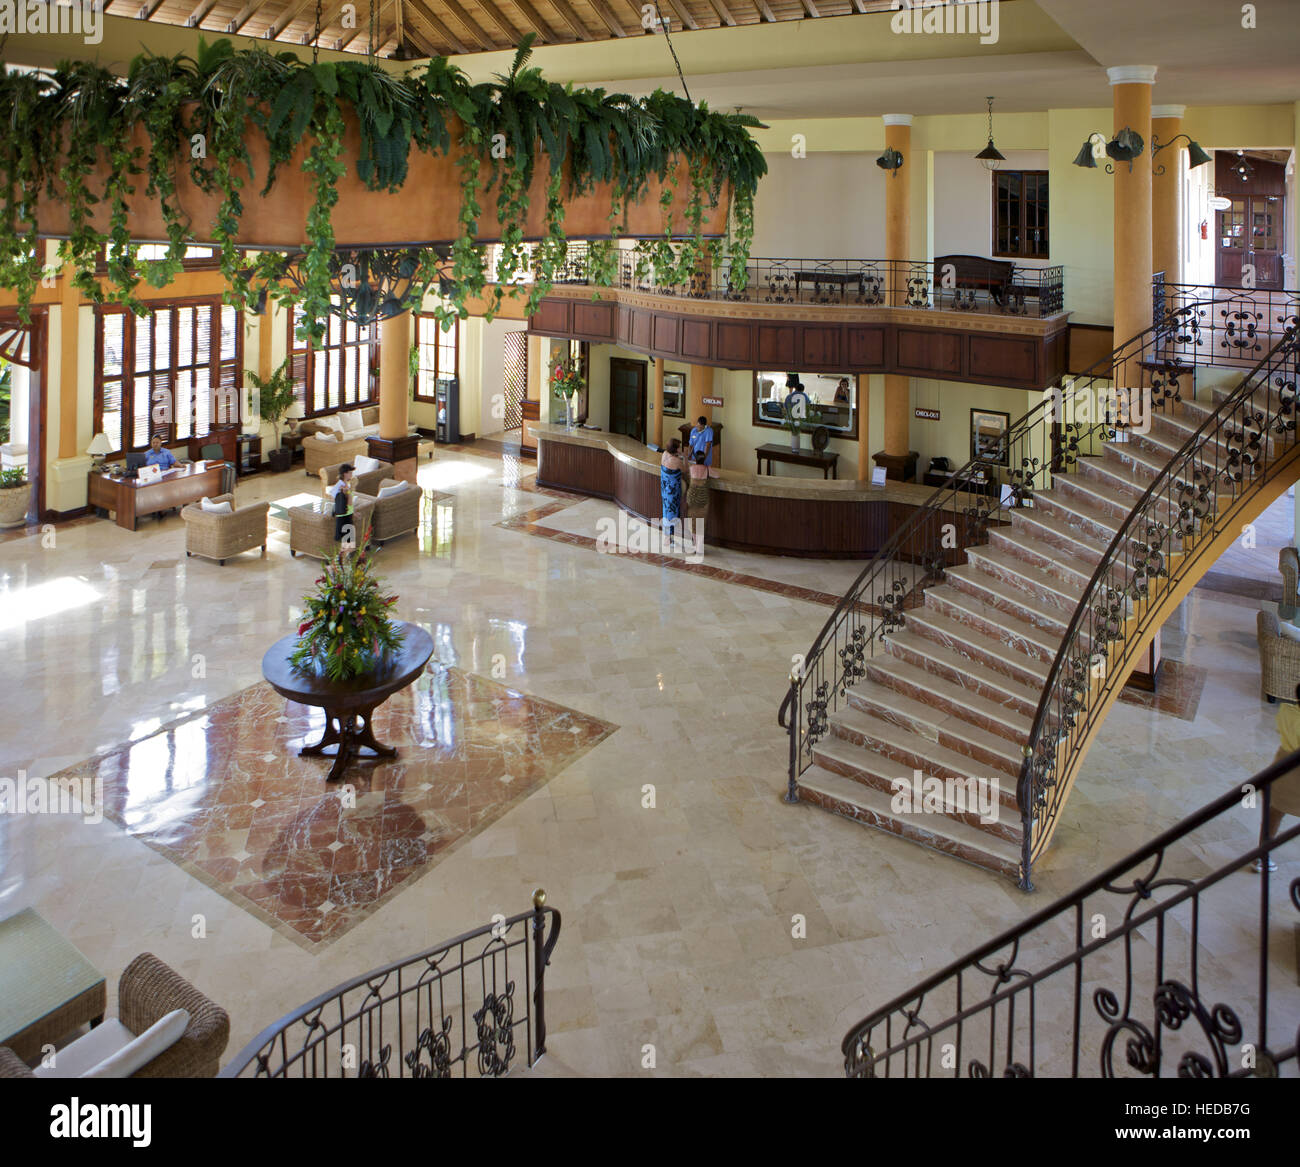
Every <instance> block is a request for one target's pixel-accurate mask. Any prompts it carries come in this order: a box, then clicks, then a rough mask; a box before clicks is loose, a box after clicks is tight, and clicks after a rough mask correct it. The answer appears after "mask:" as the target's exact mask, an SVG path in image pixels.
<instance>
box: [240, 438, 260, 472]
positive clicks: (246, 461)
mask: <svg viewBox="0 0 1300 1167" xmlns="http://www.w3.org/2000/svg"><path fill="white" fill-rule="evenodd" d="M235 442H236V445H237V447H238V450H239V453H238V456H237V457H236V459H235V465H236V467H237V470H238V473H239V477H240V478H247V477H248V476H249V475H250V474H256V473H258V471H260V470H261V469H262V435H261V434H240V435H239V437H238V438H236V439H235Z"/></svg>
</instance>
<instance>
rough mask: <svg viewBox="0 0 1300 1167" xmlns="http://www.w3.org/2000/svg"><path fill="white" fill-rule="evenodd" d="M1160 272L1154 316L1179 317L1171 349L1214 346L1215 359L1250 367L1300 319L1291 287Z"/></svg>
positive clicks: (1183, 351)
mask: <svg viewBox="0 0 1300 1167" xmlns="http://www.w3.org/2000/svg"><path fill="white" fill-rule="evenodd" d="M1162 275H1163V273H1159V274H1158V275H1157V276H1156V278H1155V279H1154V280H1153V282H1152V307H1153V309H1154V310H1155V315H1154V316H1153V317H1152V319H1155V320H1165V319H1170V320H1175V321H1176V322H1177V324H1178V328H1177V330H1176V332H1175V333H1174V334H1173V335H1172V336H1171V337H1170V344H1169V351H1170V353H1171V354H1177V355H1180V356H1184V357H1185V356H1187V354H1188V353H1189V352H1190V351H1192V350H1197V349H1199V350H1201V351H1203V352H1206V351H1208V350H1212V355H1213V357H1214V363H1216V364H1221V365H1225V366H1229V367H1238V368H1248V367H1249V366H1250V365H1252V364H1254V363H1255V362H1256V361H1257V360H1259V359H1260V356H1261V354H1263V353H1265V352H1267V351H1269V350H1270V349H1272V348H1273V347H1274V346H1276V345H1277V343H1278V341H1280V340H1281V339H1282V338H1283V337H1284V336H1285V335H1286V334H1287V333H1288V332H1289V331H1294V330H1295V329H1296V327H1297V324H1298V323H1300V319H1298V317H1297V313H1298V312H1300V292H1297V291H1295V290H1293V289H1285V288H1222V287H1217V286H1215V285H1212V284H1174V283H1170V282H1168V281H1167V280H1165V279H1163V278H1162ZM1197 363H1205V362H1204V361H1202V362H1197Z"/></svg>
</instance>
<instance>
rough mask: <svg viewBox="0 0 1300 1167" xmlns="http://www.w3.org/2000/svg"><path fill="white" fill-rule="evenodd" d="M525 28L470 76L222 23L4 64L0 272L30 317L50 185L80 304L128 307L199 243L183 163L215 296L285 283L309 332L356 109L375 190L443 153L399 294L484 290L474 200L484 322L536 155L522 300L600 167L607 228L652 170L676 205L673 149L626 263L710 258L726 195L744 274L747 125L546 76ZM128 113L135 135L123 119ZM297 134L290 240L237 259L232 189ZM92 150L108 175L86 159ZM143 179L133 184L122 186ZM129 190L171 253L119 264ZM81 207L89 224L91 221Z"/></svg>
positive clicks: (437, 61) (598, 261)
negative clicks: (272, 39) (330, 50)
mask: <svg viewBox="0 0 1300 1167" xmlns="http://www.w3.org/2000/svg"><path fill="white" fill-rule="evenodd" d="M532 43H533V37H532V36H531V35H529V36H528V37H526V38H525V39H524V40H523V42H522V43H521V44H520V46H519V49H518V51H517V52H516V54H515V57H514V60H513V62H512V64H511V68H510V70H509V72H507V73H504V74H500V75H498V76H497V77H496V78H495V79H494V80H492V81H488V82H482V83H479V84H471V83H470V81H469V78H468V77H467V76H466V74H465V73H464V72H463V71H462V70H460V69H459V68H457V67H456V66H454V65H452V64H450V63H449V62H448V61H446V60H445V59H443V58H440V57H439V58H434V59H433V60H431V61H430V62H429V63H428V64H427V65H426V66H425V67H424V69H423V70H422V71H418V72H417V71H412V72H409V73H407V74H406V75H404V76H398V75H396V74H393V73H390V72H388V71H386V70H385V69H383V68H381V67H380V66H378V65H377V64H375V63H373V62H371V61H361V60H358V61H343V62H328V63H326V62H318V63H314V64H313V63H311V62H308V61H303V60H299V59H298V57H297V56H295V55H294V54H293V53H290V52H279V53H275V54H272V53H270V52H267V51H266V50H265V49H264V48H262V47H260V46H255V47H252V48H249V49H238V50H237V49H236V48H235V47H234V45H233V44H232V43H231V42H230V41H228V40H218V41H214V42H208V41H206V40H205V39H203V38H202V37H200V39H199V45H198V51H197V53H196V54H195V56H194V57H193V58H190V57H186V56H176V57H162V56H157V55H153V54H147V53H146V54H144V55H142V56H140V57H137V58H136V59H135V60H134V61H132V62H131V65H130V69H129V72H128V75H127V76H126V78H125V79H123V78H119V77H115V76H114V75H112V74H110V73H109V72H108V71H107V70H104V69H102V68H100V67H99V66H98V65H93V64H89V63H85V62H77V63H65V64H63V65H61V66H59V68H58V69H57V70H55V72H54V73H53V74H51V75H48V76H47V75H42V74H36V73H17V72H0V131H2V132H0V287H5V288H12V289H15V290H16V292H17V297H18V302H19V308H20V312H21V313H22V316H23V318H24V319H26V318H27V314H28V309H29V307H30V304H31V299H32V295H33V294H34V290H35V287H36V284H37V283H38V281H39V279H40V276H41V259H42V256H41V255H40V254H39V252H38V247H37V243H38V240H37V237H36V227H35V218H36V208H37V206H38V205H39V203H40V202H41V200H43V199H47V198H57V199H59V200H60V201H62V202H63V203H64V204H65V206H66V208H67V212H68V216H69V219H70V221H71V232H70V237H69V238H68V239H67V240H66V241H65V242H64V243H63V244H62V245H61V248H60V252H61V258H62V259H63V260H64V261H65V262H71V263H72V264H73V265H74V268H75V271H76V276H75V278H76V281H77V285H78V287H79V288H80V289H81V290H82V291H83V292H84V293H85V294H87V295H88V296H90V297H91V298H93V299H96V300H99V299H101V298H103V297H105V296H107V297H109V298H112V299H116V300H119V301H121V302H123V303H126V304H127V305H129V306H130V307H132V308H133V309H135V310H137V311H138V310H140V305H139V302H138V301H137V300H136V298H135V296H134V294H133V292H134V289H135V287H136V286H137V285H138V282H139V279H140V278H141V277H142V276H143V278H144V279H146V280H147V281H148V282H149V283H150V284H151V285H153V286H158V287H160V286H162V285H163V284H165V283H167V282H169V281H170V280H171V279H172V278H174V276H175V275H176V274H177V272H179V271H180V266H181V260H182V258H183V256H184V249H185V246H186V244H187V242H188V241H190V240H192V239H193V238H194V231H193V225H192V224H191V223H189V222H188V220H187V219H186V217H185V215H184V212H183V210H182V209H181V208H180V207H179V206H178V204H177V201H176V175H177V173H178V171H179V168H180V167H181V166H186V165H187V166H188V167H189V170H190V175H191V177H192V179H193V181H194V182H195V183H196V184H197V185H198V186H199V187H200V188H201V189H203V190H204V191H207V192H215V193H218V194H219V195H220V204H219V207H218V211H217V214H216V217H215V220H214V222H213V223H211V224H208V225H206V226H205V230H204V231H203V233H202V238H203V239H205V240H211V241H212V242H213V243H214V244H215V245H216V246H217V247H218V248H219V250H220V256H221V268H222V272H223V274H224V275H225V277H226V279H227V280H228V282H229V284H230V289H229V291H228V293H227V298H228V300H229V301H230V302H231V303H234V304H236V305H237V306H240V307H247V306H248V304H249V303H250V302H256V301H257V300H258V298H259V297H260V296H261V295H263V294H264V293H268V292H269V294H271V295H272V296H274V297H275V298H276V299H277V300H279V301H281V302H287V301H289V300H295V301H296V302H298V303H299V305H300V306H301V308H302V309H303V312H304V316H305V322H304V325H303V335H304V336H306V337H307V338H309V339H311V341H312V342H313V343H314V344H317V345H319V343H320V342H321V340H322V338H323V332H324V318H325V316H326V315H327V314H328V311H329V295H330V281H331V274H332V273H331V261H332V252H333V248H334V228H333V223H332V213H333V210H334V207H335V205H336V203H337V201H338V191H337V184H338V181H339V179H340V178H342V177H344V176H345V175H346V174H347V172H348V166H349V160H348V159H347V158H345V156H344V153H343V144H342V141H343V131H344V128H345V126H346V125H347V124H348V115H349V114H351V115H353V116H355V118H356V122H357V125H358V127H359V131H360V149H359V151H358V153H357V156H356V157H355V159H352V160H351V164H352V165H353V166H354V168H355V173H356V177H357V178H359V179H360V180H361V181H362V182H364V183H365V184H366V185H367V186H368V187H369V188H371V189H372V190H384V191H390V192H397V191H399V190H401V189H402V186H403V184H404V182H405V180H406V177H407V173H408V168H409V162H410V153H411V150H412V149H415V150H418V151H420V152H422V153H425V154H445V153H447V152H448V151H449V150H450V149H452V147H453V146H455V147H457V148H458V149H459V151H460V157H459V159H458V166H459V173H460V184H461V200H460V211H459V216H458V223H459V228H458V234H457V236H456V238H455V239H453V240H450V241H443V240H439V241H434V242H436V243H437V244H439V245H443V244H446V243H448V242H449V243H450V246H449V247H443V246H438V247H435V246H432V245H431V246H429V247H427V248H425V249H424V252H423V254H422V257H421V261H420V273H419V277H418V279H417V280H416V281H415V282H414V283H413V285H412V289H411V292H410V294H409V296H408V301H407V302H408V304H409V305H411V306H415V305H416V304H417V303H418V302H419V300H420V299H422V298H423V295H424V293H425V291H426V290H427V289H428V287H429V286H430V285H431V284H432V283H433V281H434V280H436V279H439V278H442V279H443V280H445V281H447V285H448V286H449V288H450V297H449V300H450V303H449V305H445V306H443V307H442V308H440V309H439V310H438V312H439V315H440V316H441V318H442V319H443V322H444V323H448V322H450V320H451V319H454V318H456V317H460V318H463V317H465V316H467V315H468V308H467V304H468V303H469V301H471V300H472V299H475V298H477V297H479V296H481V295H482V294H483V293H484V291H485V289H486V287H487V279H486V274H485V272H484V270H483V259H482V251H481V248H480V245H479V243H480V229H479V220H480V217H481V216H482V214H483V208H484V205H485V204H488V205H491V206H492V208H493V210H494V212H495V217H496V218H497V219H498V220H499V222H500V224H501V226H500V231H499V232H494V233H493V234H494V235H496V236H499V238H500V240H501V264H500V268H499V272H500V281H499V283H497V284H496V285H495V286H494V287H493V290H492V299H491V301H490V303H489V305H488V309H487V315H488V318H489V319H490V318H491V316H492V313H493V311H494V310H495V309H496V307H498V306H499V304H500V301H501V298H502V297H503V295H506V294H510V295H516V294H520V288H519V286H518V285H513V286H512V285H511V279H512V277H513V276H514V275H516V274H517V273H518V272H519V271H520V269H521V267H522V265H523V263H524V262H525V254H526V252H525V242H526V239H525V235H526V232H527V230H528V227H527V224H528V218H529V210H530V202H531V197H532V196H531V186H532V184H533V179H534V176H535V175H536V174H537V173H538V171H539V169H541V170H542V172H543V173H545V175H546V183H545V208H544V220H543V221H544V228H543V231H542V234H541V236H540V244H539V246H538V247H537V249H536V252H535V254H534V258H533V265H534V283H533V286H532V288H531V290H530V291H529V309H530V310H531V309H533V308H535V307H536V304H537V302H538V300H539V299H540V298H541V297H542V296H544V295H545V294H546V292H547V291H548V290H549V289H550V286H551V280H552V278H553V276H554V273H555V271H556V269H557V268H558V267H559V266H560V265H561V264H563V262H564V260H565V256H566V253H567V241H566V238H565V234H564V229H563V225H564V212H565V204H566V202H567V201H569V200H571V199H573V198H575V197H578V196H581V195H583V194H586V193H589V192H590V191H591V190H592V189H593V187H595V186H596V184H598V183H609V184H611V188H612V197H611V213H610V218H609V234H610V237H611V240H614V239H616V238H617V237H618V236H619V235H620V234H622V233H624V232H625V230H626V209H627V208H628V207H629V206H631V205H633V204H636V203H639V202H641V201H642V200H643V199H644V198H645V197H646V196H647V194H648V192H649V189H650V183H651V181H652V180H655V181H658V182H659V183H661V184H664V190H663V194H662V196H661V204H662V205H663V206H664V207H665V209H666V210H667V208H669V207H670V206H671V204H672V201H673V197H674V194H675V192H676V181H677V173H678V167H679V166H680V167H682V169H683V172H684V173H686V174H688V175H689V176H690V178H689V191H688V192H687V194H688V197H687V200H686V210H685V221H684V222H682V223H673V222H672V221H671V218H670V217H669V216H668V215H667V214H666V215H665V222H664V234H663V236H662V237H661V238H658V239H656V240H654V241H652V242H650V243H648V244H646V245H644V246H643V247H642V248H641V251H640V260H641V261H642V262H645V263H647V264H649V263H653V264H654V265H655V267H656V269H657V270H658V273H659V276H660V278H661V279H663V280H666V281H668V282H688V281H689V279H690V277H691V275H692V274H693V273H695V272H697V271H699V270H701V269H702V268H704V267H705V266H707V265H709V264H711V263H712V262H713V261H715V260H716V259H717V258H718V257H719V256H720V255H721V253H722V242H721V241H720V240H710V239H705V238H704V234H703V223H704V219H705V217H706V215H707V213H708V211H709V210H710V209H712V208H715V207H717V206H718V204H719V200H720V199H721V198H722V197H723V195H724V192H725V193H728V194H729V197H730V199H731V207H730V210H731V222H732V231H733V233H732V239H731V245H730V250H731V256H732V259H733V263H732V265H731V270H732V272H733V273H734V274H733V280H735V281H738V285H737V287H736V290H740V287H739V282H743V280H744V279H745V272H746V262H745V261H746V259H747V257H748V248H749V244H750V240H751V239H752V237H753V199H754V192H755V190H756V188H757V185H758V181H759V179H760V178H761V177H762V175H763V174H764V173H765V172H766V169H767V165H766V162H765V160H764V158H763V154H762V152H761V150H760V149H759V148H758V146H757V144H756V143H755V142H754V140H753V138H752V137H751V136H750V134H749V132H748V131H749V129H750V128H752V127H754V126H756V125H758V122H757V121H756V120H755V119H754V118H752V117H748V116H746V115H742V114H720V113H715V112H713V111H712V110H710V109H709V108H708V107H707V105H705V104H703V103H701V104H700V105H693V104H691V103H690V102H688V101H686V100H684V99H682V98H679V97H676V96H675V95H673V94H670V93H667V92H664V91H663V90H658V91H656V92H655V93H653V94H651V95H650V96H649V97H646V98H642V99H636V98H632V97H630V96H628V95H627V94H620V93H607V92H606V91H605V90H603V89H581V88H575V87H573V86H572V85H560V84H557V83H556V82H553V81H548V80H546V79H545V78H544V77H543V76H542V74H541V71H540V70H539V69H537V68H535V67H531V66H529V64H528V61H529V58H530V56H531V52H532ZM140 128H142V129H143V134H139V135H137V134H136V131H137V129H140ZM258 137H260V138H261V139H262V140H263V141H264V142H265V144H266V147H267V157H268V161H267V165H266V167H265V170H266V173H265V174H260V175H259V174H255V173H254V166H253V161H252V157H253V155H252V152H251V151H250V149H249V143H250V142H252V141H255V140H256V139H257V138H258ZM133 141H136V142H138V141H145V142H147V146H146V147H143V148H142V147H141V146H139V145H135V146H133V145H132V144H131V143H132V142H133ZM302 143H308V147H307V152H306V159H305V161H304V162H303V168H304V170H306V172H307V173H308V174H310V175H311V181H312V194H313V197H312V204H311V207H310V208H309V210H308V214H307V221H306V223H305V224H304V228H305V238H306V244H305V246H304V249H303V251H302V252H301V253H300V254H295V255H293V256H291V257H288V258H286V257H285V256H283V255H278V254H276V253H271V252H263V253H261V254H260V255H259V256H258V258H257V259H256V260H254V261H250V260H248V259H247V258H246V257H245V256H244V254H243V253H242V252H241V250H240V246H239V231H240V222H241V220H242V217H243V212H244V198H245V192H246V189H247V190H258V189H259V186H260V193H261V194H262V195H265V194H267V193H268V192H269V191H270V190H271V189H272V187H273V186H274V184H275V181H276V175H277V173H278V171H279V169H280V168H281V167H282V166H283V165H284V164H285V163H286V162H288V161H289V159H290V158H291V157H292V156H293V154H294V151H295V150H296V149H297V148H298V146H299V145H300V144H302ZM105 163H106V164H107V166H106V170H107V178H106V179H105V178H104V177H103V176H102V174H98V176H97V172H98V171H99V168H100V167H101V165H103V164H105ZM140 176H143V180H144V190H143V192H138V191H137V189H136V186H137V182H136V180H137V179H138V178H140ZM250 184H252V185H251V186H250ZM140 193H143V195H144V196H146V197H148V198H150V199H154V200H156V201H157V203H158V204H159V206H160V208H161V213H162V217H163V221H164V223H165V225H166V232H167V239H166V243H167V248H168V250H167V254H166V257H165V258H164V259H161V260H155V261H151V262H149V263H146V264H143V265H137V263H136V261H135V255H134V253H133V248H132V245H131V241H130V239H129V220H128V209H129V206H130V201H131V199H132V197H133V196H137V195H138V194H140ZM423 194H424V192H415V197H422V195H423ZM101 203H103V204H105V207H106V213H105V214H103V215H100V214H99V211H98V208H99V207H100V204H101ZM96 221H99V222H103V223H105V224H106V230H105V231H102V232H101V231H99V230H97V229H96V227H95V225H94V224H95V222H96ZM105 242H110V243H111V244H112V247H111V249H110V266H109V271H108V279H107V280H106V281H104V282H105V284H106V287H105V289H104V290H102V291H101V289H100V286H99V285H100V281H98V280H97V279H96V278H95V274H94V262H95V259H96V257H97V253H98V249H99V248H100V246H102V245H103V244H104V243H105ZM617 258H618V257H617V254H616V248H615V246H614V244H613V243H612V242H609V241H600V242H599V244H598V245H597V246H595V247H593V249H592V260H591V271H592V279H593V282H595V283H597V284H598V285H608V284H610V283H611V282H612V281H613V279H614V276H615V275H616V263H617ZM289 263H293V264H295V265H296V268H297V271H296V276H297V281H298V283H299V284H301V286H302V291H301V292H299V291H297V289H295V288H293V287H292V286H291V285H289V284H288V283H287V282H286V281H285V279H284V277H285V274H286V268H287V265H288V264H289Z"/></svg>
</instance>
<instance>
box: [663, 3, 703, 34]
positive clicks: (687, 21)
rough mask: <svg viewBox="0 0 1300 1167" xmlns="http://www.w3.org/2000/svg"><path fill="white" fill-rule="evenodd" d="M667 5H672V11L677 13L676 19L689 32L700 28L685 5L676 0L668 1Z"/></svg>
mask: <svg viewBox="0 0 1300 1167" xmlns="http://www.w3.org/2000/svg"><path fill="white" fill-rule="evenodd" d="M668 3H669V4H671V5H672V9H673V11H674V12H675V13H677V19H678V20H680V21H681V22H682V24H683V25H685V26H686V27H687V28H689V29H691V30H695V29H697V28H699V27H700V26H699V23H698V22H697V21H696V19H695V17H693V16H692V15H691V10H690V9H689V8H687V7H686V5H685V4H681V3H679V2H678V0H668Z"/></svg>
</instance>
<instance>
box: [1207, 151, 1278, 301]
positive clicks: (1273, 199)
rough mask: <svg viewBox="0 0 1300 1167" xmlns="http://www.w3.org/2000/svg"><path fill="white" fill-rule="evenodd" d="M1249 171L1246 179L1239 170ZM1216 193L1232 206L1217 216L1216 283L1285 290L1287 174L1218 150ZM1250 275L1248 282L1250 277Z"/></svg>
mask: <svg viewBox="0 0 1300 1167" xmlns="http://www.w3.org/2000/svg"><path fill="white" fill-rule="evenodd" d="M1243 161H1245V162H1246V163H1248V165H1249V170H1248V173H1247V174H1246V177H1245V178H1243V177H1242V175H1241V173H1240V171H1239V170H1238V169H1236V167H1238V166H1240V164H1241V163H1242V162H1243ZM1214 186H1215V192H1216V193H1217V194H1219V195H1222V196H1223V197H1224V198H1226V199H1231V200H1232V201H1231V205H1230V206H1229V207H1228V208H1227V209H1226V210H1223V211H1219V212H1217V213H1216V215H1215V226H1216V234H1215V240H1214V251H1215V267H1214V274H1215V279H1214V282H1215V283H1216V284H1219V285H1221V286H1223V287H1229V288H1240V287H1255V288H1264V289H1275V288H1281V286H1282V254H1283V252H1284V251H1285V250H1286V242H1285V239H1284V233H1283V224H1284V222H1285V220H1286V168H1285V167H1284V166H1283V165H1282V164H1281V163H1280V162H1272V161H1269V160H1268V159H1266V158H1261V157H1256V156H1252V155H1249V154H1247V155H1238V154H1237V153H1236V152H1235V151H1224V150H1220V151H1218V152H1217V153H1216V155H1215V163H1214ZM1248 272H1250V273H1252V274H1251V276H1250V278H1249V279H1246V278H1245V277H1246V276H1247V273H1248Z"/></svg>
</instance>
